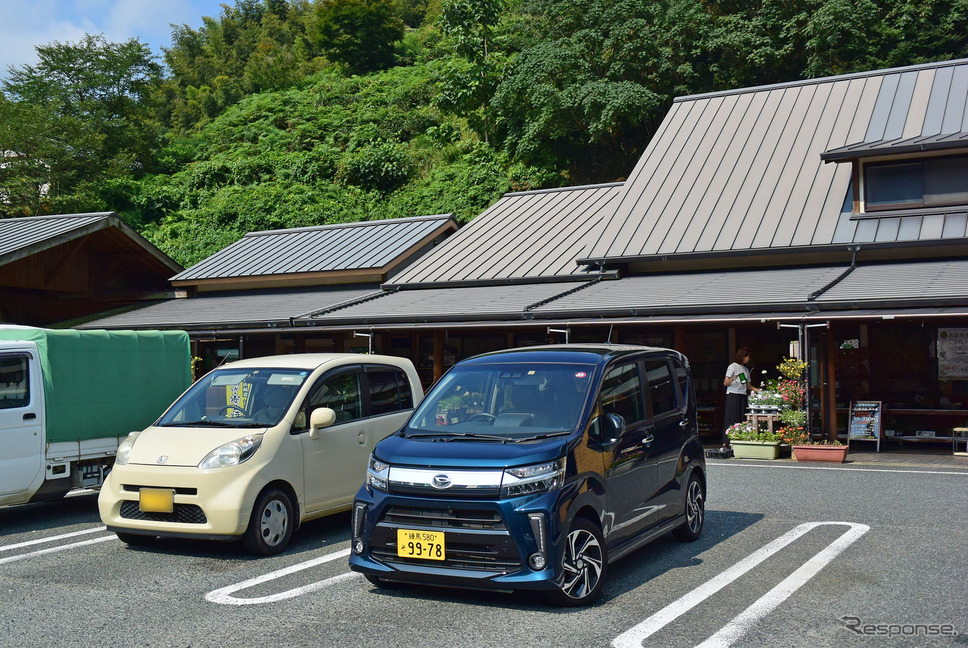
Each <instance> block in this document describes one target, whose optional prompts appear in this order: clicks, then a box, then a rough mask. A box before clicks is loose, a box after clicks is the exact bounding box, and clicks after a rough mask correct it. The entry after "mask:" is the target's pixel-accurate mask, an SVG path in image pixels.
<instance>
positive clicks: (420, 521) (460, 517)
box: [383, 506, 507, 531]
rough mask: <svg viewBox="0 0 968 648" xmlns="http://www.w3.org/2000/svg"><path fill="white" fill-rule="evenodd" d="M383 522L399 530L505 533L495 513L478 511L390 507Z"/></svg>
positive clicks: (502, 524) (502, 522)
mask: <svg viewBox="0 0 968 648" xmlns="http://www.w3.org/2000/svg"><path fill="white" fill-rule="evenodd" d="M383 521H384V522H386V523H387V524H392V525H394V526H398V527H401V528H410V527H413V526H418V527H435V528H441V529H486V530H488V531H507V528H506V527H505V526H504V521H503V520H502V519H501V516H500V515H498V514H497V511H488V510H478V509H423V508H408V507H403V506H391V507H388V508H387V510H386V512H385V513H384V514H383Z"/></svg>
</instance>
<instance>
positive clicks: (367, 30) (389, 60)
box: [309, 0, 404, 74]
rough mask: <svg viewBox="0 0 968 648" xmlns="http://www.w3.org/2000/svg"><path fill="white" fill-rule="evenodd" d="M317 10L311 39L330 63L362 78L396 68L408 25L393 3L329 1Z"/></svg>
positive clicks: (366, 0)
mask: <svg viewBox="0 0 968 648" xmlns="http://www.w3.org/2000/svg"><path fill="white" fill-rule="evenodd" d="M314 10H315V12H314V18H313V21H312V23H311V24H310V27H309V31H310V35H311V36H312V38H313V39H314V41H315V43H316V45H317V46H318V47H319V48H320V49H321V50H322V51H323V52H324V53H325V54H326V56H327V57H328V58H329V60H331V61H333V62H335V63H340V64H342V65H345V66H346V67H347V68H348V69H349V70H350V71H352V72H355V73H361V74H365V73H367V72H375V71H377V70H384V69H387V68H389V67H391V66H392V65H393V62H394V48H395V44H396V43H397V42H399V41H400V39H402V38H403V29H404V25H403V21H402V20H401V19H400V18H398V17H397V15H396V13H395V10H394V5H393V3H392V2H391V1H390V0H328V1H327V2H322V3H318V4H316V5H314Z"/></svg>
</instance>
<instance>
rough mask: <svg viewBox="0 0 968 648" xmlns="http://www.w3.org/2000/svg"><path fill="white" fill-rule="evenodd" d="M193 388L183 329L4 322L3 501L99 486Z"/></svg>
mask: <svg viewBox="0 0 968 648" xmlns="http://www.w3.org/2000/svg"><path fill="white" fill-rule="evenodd" d="M190 384H191V351H190V345H189V340H188V334H187V333H185V332H184V331H95V330H91V331H79V330H72V329H63V330H53V329H42V328H32V327H26V326H10V325H0V506H6V505H11V504H23V503H26V502H35V501H40V500H45V499H54V498H58V497H62V496H63V495H65V494H66V493H67V492H69V491H70V490H72V489H74V488H93V487H98V486H100V485H101V484H102V482H103V481H104V477H105V475H106V474H107V472H108V471H109V470H110V468H111V465H112V463H113V461H114V455H115V453H116V451H117V449H118V444H119V443H120V441H121V440H122V439H123V438H124V437H126V436H127V435H128V433H130V432H132V431H135V430H141V429H144V428H145V427H146V426H148V425H150V424H151V423H152V422H153V421H154V420H155V419H156V418H158V416H160V415H161V414H162V412H164V411H165V409H166V408H167V407H168V406H169V405H170V404H171V402H172V401H173V400H175V398H177V397H178V396H179V395H180V394H181V393H182V392H183V391H185V389H187V388H188V386H189V385H190Z"/></svg>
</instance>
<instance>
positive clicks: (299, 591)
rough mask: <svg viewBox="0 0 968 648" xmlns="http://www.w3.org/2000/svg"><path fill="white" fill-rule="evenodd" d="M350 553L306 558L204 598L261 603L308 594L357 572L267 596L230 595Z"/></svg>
mask: <svg viewBox="0 0 968 648" xmlns="http://www.w3.org/2000/svg"><path fill="white" fill-rule="evenodd" d="M349 555H350V550H349V549H343V550H342V551H337V552H336V553H331V554H327V555H325V556H321V557H319V558H314V559H313V560H307V561H306V562H301V563H296V564H295V565H292V566H290V567H286V568H285V569H280V570H278V571H274V572H269V573H268V574H264V575H262V576H256V577H255V578H250V579H249V580H247V581H242V582H241V583H236V584H235V585H229V586H228V587H223V588H221V589H217V590H213V591H211V592H209V593H208V594H206V595H205V600H206V601H210V602H212V603H219V604H221V605H258V604H261V603H275V602H276V601H284V600H286V599H291V598H295V597H297V596H302V595H303V594H308V593H309V592H315V591H316V590H320V589H323V588H324V587H329V586H330V585H334V584H336V583H339V582H342V581H344V580H348V579H350V578H354V577H358V576H359V574H357V573H356V572H347V573H345V574H340V575H339V576H333V577H332V578H327V579H326V580H321V581H317V582H315V583H310V584H309V585H303V586H302V587H297V588H295V589H291V590H286V591H285V592H279V593H278V594H270V595H269V596H260V597H257V598H236V597H234V596H231V594H234V593H235V592H238V591H239V590H244V589H248V588H250V587H254V586H256V585H260V584H262V583H266V582H268V581H271V580H275V579H277V578H282V577H283V576H288V575H289V574H294V573H296V572H298V571H302V570H304V569H309V568H310V567H315V566H316V565H322V564H323V563H327V562H330V561H332V560H337V559H339V558H346V557H347V556H349Z"/></svg>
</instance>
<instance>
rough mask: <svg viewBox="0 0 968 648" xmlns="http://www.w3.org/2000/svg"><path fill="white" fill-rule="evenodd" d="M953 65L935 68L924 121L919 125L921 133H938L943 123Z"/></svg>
mask: <svg viewBox="0 0 968 648" xmlns="http://www.w3.org/2000/svg"><path fill="white" fill-rule="evenodd" d="M953 74H954V68H953V67H944V68H939V69H937V70H935V73H934V77H933V83H932V85H931V93H930V96H929V97H928V107H927V109H926V110H925V113H924V123H923V124H922V126H921V133H922V134H923V135H938V134H940V133H941V126H942V124H943V123H944V113H945V110H946V109H947V107H948V94H949V93H950V92H951V79H952V76H953Z"/></svg>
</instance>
